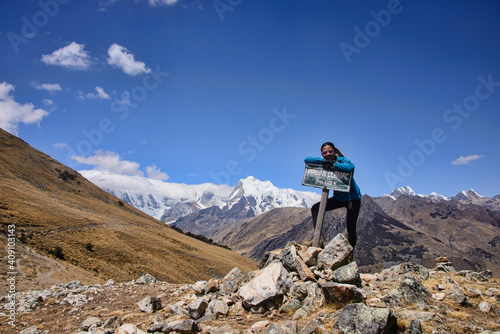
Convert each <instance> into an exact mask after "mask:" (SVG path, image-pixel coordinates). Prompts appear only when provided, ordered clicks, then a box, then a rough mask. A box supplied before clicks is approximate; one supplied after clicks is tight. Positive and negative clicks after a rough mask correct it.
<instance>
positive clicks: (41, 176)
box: [0, 129, 256, 290]
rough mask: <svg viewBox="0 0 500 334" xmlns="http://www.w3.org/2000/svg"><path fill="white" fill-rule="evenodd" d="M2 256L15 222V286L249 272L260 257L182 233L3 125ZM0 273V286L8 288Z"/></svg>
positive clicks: (0, 157) (183, 278)
mask: <svg viewBox="0 0 500 334" xmlns="http://www.w3.org/2000/svg"><path fill="white" fill-rule="evenodd" d="M0 222H1V225H0V228H1V238H0V247H1V251H0V255H1V256H2V263H1V266H2V270H1V272H2V275H3V274H4V273H5V272H6V270H3V269H5V268H4V267H5V266H6V265H7V259H6V252H5V246H6V235H7V226H8V225H15V229H16V237H17V240H18V241H19V242H18V245H17V246H16V253H17V254H16V257H17V261H18V264H17V267H18V268H17V269H18V271H19V274H18V275H19V276H18V277H17V280H18V286H17V288H18V289H30V288H33V287H36V288H37V289H39V288H40V287H41V286H47V285H52V284H54V283H57V282H60V283H64V282H67V281H69V280H73V279H79V280H81V281H82V282H83V283H85V284H91V283H102V282H105V281H106V280H107V279H109V278H113V279H114V280H115V281H117V282H123V281H130V280H132V279H136V278H138V277H139V276H140V275H141V274H143V273H149V274H151V275H153V276H155V277H157V278H158V279H161V280H163V281H167V282H171V283H187V282H194V281H196V280H199V279H207V278H209V277H212V276H218V275H219V276H224V275H225V274H226V273H227V272H229V271H230V270H231V269H232V268H234V267H236V266H237V267H239V268H240V269H242V270H243V271H244V272H248V271H251V270H254V269H256V264H255V263H254V262H253V261H251V260H249V259H247V258H244V257H242V256H240V255H238V254H236V253H234V252H232V251H229V250H227V249H224V248H221V247H217V246H213V245H209V244H206V243H203V242H201V241H199V240H196V239H193V238H190V237H188V236H186V235H183V234H181V233H178V232H176V231H174V230H173V229H171V228H170V227H168V226H166V225H165V224H164V223H162V222H160V221H158V220H156V219H154V218H152V217H150V216H148V215H146V214H144V213H142V212H141V211H139V210H137V209H135V208H133V207H131V206H130V205H128V204H126V203H123V202H122V201H120V200H119V199H117V198H116V197H114V196H112V195H110V194H108V193H107V192H105V191H103V190H101V189H100V188H98V187H97V186H95V185H94V184H92V183H91V182H89V181H87V180H86V179H85V178H84V177H82V176H81V175H80V174H79V173H77V172H76V171H74V170H72V169H70V168H69V167H67V166H64V165H62V164H60V163H59V162H57V161H56V160H54V159H52V158H50V157H49V156H47V155H45V154H44V153H42V152H40V151H37V150H35V149H34V148H32V147H31V146H29V145H28V144H27V143H25V142H24V141H22V140H21V139H19V138H17V137H15V136H13V135H11V134H9V133H7V132H5V131H4V130H2V129H0ZM5 282H6V281H5V279H2V290H3V289H4V288H6V283H5Z"/></svg>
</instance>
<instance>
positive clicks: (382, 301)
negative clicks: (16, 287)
mask: <svg viewBox="0 0 500 334" xmlns="http://www.w3.org/2000/svg"><path fill="white" fill-rule="evenodd" d="M352 255H353V254H352V248H350V246H349V244H348V242H347V241H346V240H345V238H344V237H343V236H342V235H339V236H337V237H336V238H334V239H333V240H332V241H331V242H330V243H329V244H328V245H327V246H326V247H325V249H319V248H314V247H305V246H303V245H298V244H296V243H293V242H291V243H289V244H288V245H287V246H286V247H285V248H284V249H283V250H278V251H274V252H270V253H268V254H266V257H265V259H264V261H263V264H262V269H261V270H259V271H256V272H252V273H250V274H249V275H248V277H246V276H245V275H243V274H242V272H241V271H240V270H239V269H238V268H235V269H233V270H232V271H231V272H229V273H228V274H227V275H226V276H225V277H224V278H222V279H215V278H214V279H211V280H209V281H199V282H196V283H195V284H184V285H179V284H169V283H167V282H159V281H157V280H156V279H155V278H154V277H152V276H150V275H147V274H146V275H143V276H141V277H140V278H138V279H137V280H135V281H132V282H127V283H115V282H113V281H112V280H110V281H108V282H107V283H106V284H104V285H90V286H84V285H83V284H81V283H80V282H78V281H73V282H69V283H67V284H65V285H55V286H52V287H51V288H50V289H45V290H43V291H29V292H24V293H18V294H17V300H16V304H15V312H13V310H11V307H10V306H12V305H13V304H12V303H11V302H12V300H9V299H8V297H3V298H2V300H1V301H2V303H3V306H4V307H3V309H2V310H0V312H1V313H0V332H1V333H21V334H29V333H71V334H73V333H79V334H84V333H100V334H103V333H106V334H111V333H123V334H132V333H137V334H140V333H156V334H159V333H197V332H202V333H214V334H216V333H301V334H307V333H363V334H365V333H366V334H369V333H412V334H418V333H433V334H445V333H483V334H491V333H495V334H497V333H500V281H499V279H498V278H494V277H492V275H491V273H490V272H487V271H485V272H472V271H460V272H457V271H455V270H454V269H453V267H452V264H451V263H449V262H448V261H447V259H446V258H441V259H437V261H438V263H437V265H436V268H433V269H431V270H429V269H427V268H424V267H422V266H419V265H416V264H413V263H401V264H399V265H396V266H394V267H391V268H388V269H385V270H383V271H382V272H380V273H377V274H362V273H359V270H358V268H357V265H356V262H354V261H352V258H353V257H352ZM12 321H14V322H12Z"/></svg>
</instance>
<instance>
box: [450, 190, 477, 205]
mask: <svg viewBox="0 0 500 334" xmlns="http://www.w3.org/2000/svg"><path fill="white" fill-rule="evenodd" d="M482 197H483V196H481V195H479V194H478V193H477V192H475V191H474V190H473V189H469V190H467V191H461V192H459V193H458V194H456V195H455V196H454V197H453V199H455V200H457V201H459V202H461V201H466V200H474V199H479V198H482Z"/></svg>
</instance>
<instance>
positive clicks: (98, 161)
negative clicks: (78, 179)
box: [71, 150, 143, 176]
mask: <svg viewBox="0 0 500 334" xmlns="http://www.w3.org/2000/svg"><path fill="white" fill-rule="evenodd" d="M94 153H95V154H94V155H91V156H88V157H83V156H72V157H71V159H73V160H75V161H76V162H78V163H81V164H85V165H91V166H94V167H95V169H97V170H100V171H109V172H112V173H115V174H119V175H140V176H142V175H143V172H142V171H141V170H140V169H139V163H137V162H134V161H127V160H121V159H120V156H119V155H118V154H117V153H115V152H110V151H102V150H99V151H96V152H94Z"/></svg>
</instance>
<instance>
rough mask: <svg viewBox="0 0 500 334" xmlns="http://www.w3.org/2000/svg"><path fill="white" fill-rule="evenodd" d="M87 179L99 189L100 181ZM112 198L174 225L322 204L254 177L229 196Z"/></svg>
mask: <svg viewBox="0 0 500 334" xmlns="http://www.w3.org/2000/svg"><path fill="white" fill-rule="evenodd" d="M86 177H87V178H88V179H89V180H90V181H92V182H94V183H95V184H97V185H100V183H99V180H98V179H93V178H92V177H91V175H86ZM103 189H104V190H106V191H107V192H109V193H110V194H112V195H114V196H116V197H118V198H121V199H122V200H123V201H125V202H126V203H129V204H130V205H132V206H134V207H136V208H138V209H139V210H141V211H143V212H145V213H147V214H149V215H151V216H153V217H155V218H157V219H160V220H161V221H163V222H165V223H173V222H176V221H177V220H178V219H181V218H183V217H186V216H188V215H193V214H194V215H196V214H198V212H200V211H202V214H203V213H209V212H211V213H210V214H212V213H213V212H220V213H223V214H224V215H225V217H226V218H227V219H228V220H235V219H241V218H247V217H254V216H257V215H260V214H261V213H264V212H266V211H269V210H271V209H274V208H279V207H302V208H306V207H310V206H311V205H312V204H314V203H316V202H317V201H319V198H320V196H319V194H317V193H314V192H305V191H297V190H293V189H280V188H277V187H275V186H274V185H273V184H272V183H271V182H269V181H260V180H258V179H256V178H255V177H253V176H249V177H247V178H245V179H242V180H239V181H238V183H237V184H236V185H235V186H234V187H233V188H232V189H231V191H230V192H229V193H227V191H226V190H222V191H221V190H219V189H218V188H215V187H212V188H210V187H205V188H203V187H200V188H198V189H197V191H193V192H191V193H190V194H189V195H188V196H185V197H184V198H174V197H172V196H170V195H168V194H162V193H161V192H160V191H159V192H156V193H154V194H153V193H142V192H134V191H123V190H121V189H110V188H106V187H103Z"/></svg>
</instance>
